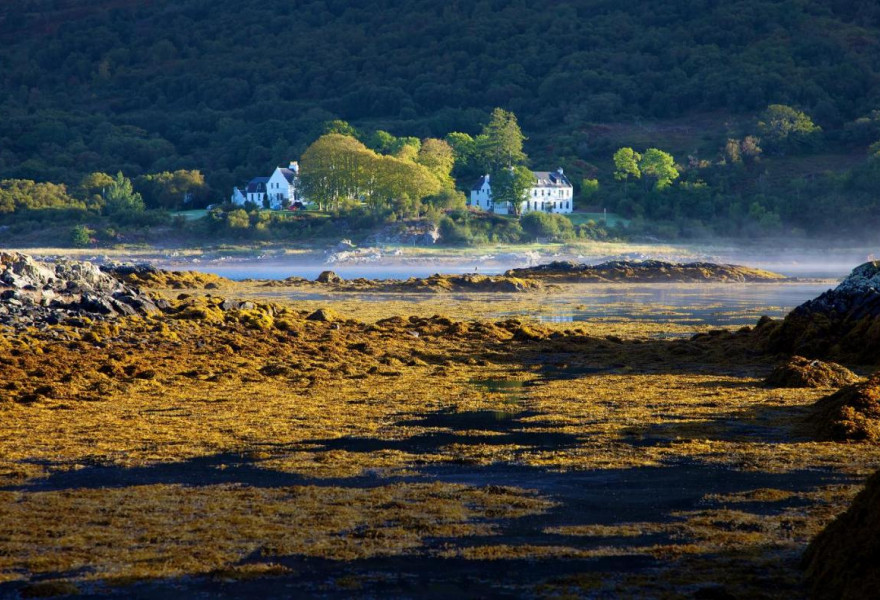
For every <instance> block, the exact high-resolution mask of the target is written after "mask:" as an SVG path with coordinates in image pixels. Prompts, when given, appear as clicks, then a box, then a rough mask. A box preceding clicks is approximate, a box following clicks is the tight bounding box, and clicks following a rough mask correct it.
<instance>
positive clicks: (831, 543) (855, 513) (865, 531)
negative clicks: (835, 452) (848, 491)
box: [802, 472, 880, 600]
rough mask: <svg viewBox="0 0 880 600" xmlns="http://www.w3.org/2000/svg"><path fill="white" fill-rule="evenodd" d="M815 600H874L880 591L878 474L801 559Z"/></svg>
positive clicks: (879, 497)
mask: <svg viewBox="0 0 880 600" xmlns="http://www.w3.org/2000/svg"><path fill="white" fill-rule="evenodd" d="M802 565H803V567H804V568H805V569H806V573H807V580H808V582H809V585H810V597H811V598H813V599H815V600H832V599H834V600H863V599H864V598H876V597H877V593H878V590H880V472H878V473H875V474H874V475H872V476H871V478H870V479H868V481H867V483H866V484H865V489H864V490H862V491H861V492H860V493H859V495H858V496H856V497H855V499H854V500H853V503H852V505H851V506H850V507H849V509H848V510H847V511H846V512H845V513H843V514H842V515H840V516H839V517H837V519H835V520H834V521H833V522H832V523H831V524H829V525H828V527H826V528H825V529H824V530H823V531H822V532H821V533H819V535H817V536H816V537H815V538H814V539H813V541H812V542H811V543H810V545H809V546H808V547H807V551H806V552H805V553H804V557H803V563H802Z"/></svg>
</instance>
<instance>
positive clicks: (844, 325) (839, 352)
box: [768, 261, 880, 364]
mask: <svg viewBox="0 0 880 600" xmlns="http://www.w3.org/2000/svg"><path fill="white" fill-rule="evenodd" d="M768 349H769V350H771V351H776V352H790V353H797V354H800V355H803V356H807V357H810V358H830V359H834V360H838V361H841V362H856V363H863V364H877V363H878V362H880V261H873V262H869V263H865V264H863V265H861V266H859V267H856V268H855V269H853V271H852V273H851V274H850V275H849V276H848V277H847V278H846V279H845V280H844V281H843V282H842V283H841V284H840V285H838V286H837V287H836V288H834V289H833V290H828V291H827V292H825V293H824V294H822V295H821V296H819V297H818V298H815V299H813V300H810V301H809V302H805V303H804V304H801V305H800V306H798V307H797V308H795V309H794V310H792V311H791V312H790V313H789V314H788V315H787V316H786V317H785V320H784V321H783V322H782V324H781V325H780V327H779V328H778V329H777V330H776V331H775V332H774V334H773V335H772V337H771V338H770V340H769V347H768Z"/></svg>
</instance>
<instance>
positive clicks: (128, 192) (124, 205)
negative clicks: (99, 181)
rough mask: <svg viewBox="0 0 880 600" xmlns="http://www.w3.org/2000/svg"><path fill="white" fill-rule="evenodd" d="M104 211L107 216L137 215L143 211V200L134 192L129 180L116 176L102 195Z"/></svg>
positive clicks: (121, 175)
mask: <svg viewBox="0 0 880 600" xmlns="http://www.w3.org/2000/svg"><path fill="white" fill-rule="evenodd" d="M104 210H105V211H106V213H107V214H111V215H112V214H120V213H139V212H143V211H144V200H143V198H141V195H140V194H138V193H137V192H135V191H134V188H133V187H132V184H131V180H130V179H128V178H127V177H125V176H124V175H123V174H122V171H120V172H119V173H117V174H116V178H115V179H114V180H113V183H112V184H110V185H109V186H108V187H107V190H106V192H105V194H104Z"/></svg>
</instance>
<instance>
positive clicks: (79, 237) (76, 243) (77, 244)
mask: <svg viewBox="0 0 880 600" xmlns="http://www.w3.org/2000/svg"><path fill="white" fill-rule="evenodd" d="M94 233H95V231H94V230H93V229H89V228H88V227H86V226H85V225H74V227H73V229H71V230H70V244H71V245H72V246H73V247H74V248H88V247H89V245H91V243H92V236H93V235H94Z"/></svg>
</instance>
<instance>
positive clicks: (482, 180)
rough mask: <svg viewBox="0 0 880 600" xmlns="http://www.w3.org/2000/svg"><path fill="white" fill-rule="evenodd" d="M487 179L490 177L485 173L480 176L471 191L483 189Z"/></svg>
mask: <svg viewBox="0 0 880 600" xmlns="http://www.w3.org/2000/svg"><path fill="white" fill-rule="evenodd" d="M487 179H489V176H488V175H483V176H482V177H480V178H479V179H478V180H477V182H476V183H475V184H474V185H473V187H472V188H471V191H474V192H476V191H477V190H481V189H483V184H484V183H486V180H487Z"/></svg>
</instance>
